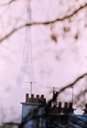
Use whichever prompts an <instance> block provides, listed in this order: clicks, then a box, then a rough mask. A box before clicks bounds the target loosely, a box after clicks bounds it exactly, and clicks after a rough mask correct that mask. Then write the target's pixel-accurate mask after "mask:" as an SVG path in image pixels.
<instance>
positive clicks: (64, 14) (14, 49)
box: [0, 0, 87, 123]
mask: <svg viewBox="0 0 87 128" xmlns="http://www.w3.org/2000/svg"><path fill="white" fill-rule="evenodd" d="M27 2H28V1H27V0H4V1H3V0H0V123H2V122H6V121H12V120H20V119H21V118H20V117H21V111H22V106H21V104H20V103H21V102H24V100H25V93H26V92H29V93H30V86H29V85H26V86H22V85H18V84H17V78H18V76H19V75H20V68H21V64H22V58H23V49H24V42H25V31H26V27H25V26H26V17H27V5H28V4H27ZM30 4H31V9H32V14H31V18H32V24H31V34H32V35H31V41H32V61H33V72H34V77H35V83H34V84H33V93H34V94H45V95H46V97H47V99H50V98H51V97H52V89H53V87H55V89H56V90H57V91H58V90H59V89H60V88H62V87H64V86H66V85H68V84H69V83H72V82H73V81H74V80H75V79H76V78H77V77H78V76H80V75H82V74H84V73H86V72H87V51H86V50H87V0H84V1H82V0H62V1H61V0H54V1H53V0H31V1H30ZM86 87H87V79H86V78H84V79H82V80H81V81H80V82H79V83H77V84H76V85H75V87H74V92H73V93H74V95H73V100H74V107H75V108H78V111H77V113H82V111H81V109H82V108H83V107H84V103H85V102H86V94H85V93H82V95H81V97H79V100H78V99H77V98H76V97H77V96H78V95H79V94H81V91H84V90H85V89H86ZM58 100H59V101H62V102H65V101H72V88H69V89H68V90H66V91H64V92H63V93H62V94H60V95H59V97H58Z"/></svg>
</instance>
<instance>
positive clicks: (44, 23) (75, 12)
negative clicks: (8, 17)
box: [0, 0, 87, 43]
mask: <svg viewBox="0 0 87 128" xmlns="http://www.w3.org/2000/svg"><path fill="white" fill-rule="evenodd" d="M12 1H15V0H11V1H10V3H11V2H12ZM86 7H87V3H86V4H85V5H83V6H81V7H79V8H78V9H77V10H75V11H74V12H73V13H71V14H70V15H66V16H64V17H62V18H57V19H55V20H53V21H46V22H33V23H32V24H23V25H20V26H19V27H18V28H14V29H13V30H12V31H10V32H9V33H7V34H6V35H5V36H4V37H2V38H1V39H0V43H1V42H2V41H4V40H6V39H8V38H9V37H10V36H11V35H12V34H14V33H15V32H17V31H18V30H20V29H22V28H23V27H25V26H30V25H31V26H32V25H50V24H54V23H56V22H61V21H64V20H66V19H69V18H71V17H73V16H74V15H76V14H77V13H78V12H79V11H81V10H82V9H84V8H86Z"/></svg>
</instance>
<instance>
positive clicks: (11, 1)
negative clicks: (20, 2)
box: [0, 0, 17, 6]
mask: <svg viewBox="0 0 87 128" xmlns="http://www.w3.org/2000/svg"><path fill="white" fill-rule="evenodd" d="M15 1H17V0H10V1H9V2H8V3H4V4H0V6H6V5H10V4H12V3H13V2H15Z"/></svg>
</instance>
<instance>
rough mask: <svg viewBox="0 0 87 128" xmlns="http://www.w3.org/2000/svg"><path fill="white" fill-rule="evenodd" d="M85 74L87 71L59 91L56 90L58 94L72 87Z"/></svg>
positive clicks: (86, 74)
mask: <svg viewBox="0 0 87 128" xmlns="http://www.w3.org/2000/svg"><path fill="white" fill-rule="evenodd" d="M85 76H87V73H85V74H83V75H81V76H79V77H78V78H77V79H76V80H75V81H74V82H72V83H71V84H68V85H66V86H65V87H63V88H62V89H60V91H59V92H58V94H60V93H61V92H63V91H65V90H66V89H68V88H71V87H73V86H74V85H75V84H76V83H77V82H78V81H79V80H81V79H82V78H84V77H85Z"/></svg>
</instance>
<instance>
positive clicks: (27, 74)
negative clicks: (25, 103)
mask: <svg viewBox="0 0 87 128" xmlns="http://www.w3.org/2000/svg"><path fill="white" fill-rule="evenodd" d="M27 5H28V7H27V21H26V31H25V43H24V51H23V59H22V64H21V69H20V75H19V77H18V79H17V83H18V84H19V85H20V86H22V85H23V83H24V85H25V84H27V85H28V86H29V85H30V93H31V94H32V85H33V83H34V75H33V67H32V42H31V13H32V12H31V6H30V0H28V4H27Z"/></svg>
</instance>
